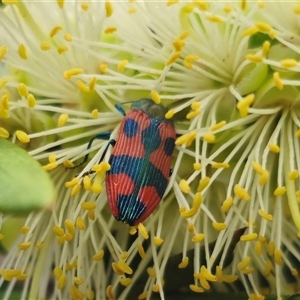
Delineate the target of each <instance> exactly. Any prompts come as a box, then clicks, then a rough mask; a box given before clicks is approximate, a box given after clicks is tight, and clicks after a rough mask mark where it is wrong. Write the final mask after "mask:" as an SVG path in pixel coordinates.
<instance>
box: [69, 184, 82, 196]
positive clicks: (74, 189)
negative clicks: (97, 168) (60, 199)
mask: <svg viewBox="0 0 300 300" xmlns="http://www.w3.org/2000/svg"><path fill="white" fill-rule="evenodd" d="M80 189H81V186H80V184H76V185H74V186H73V187H72V190H71V197H75V196H76V195H77V194H78V193H79V191H80Z"/></svg>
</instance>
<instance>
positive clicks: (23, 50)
mask: <svg viewBox="0 0 300 300" xmlns="http://www.w3.org/2000/svg"><path fill="white" fill-rule="evenodd" d="M18 53H19V56H20V57H21V58H22V59H27V58H28V55H27V49H26V47H25V46H24V45H23V44H21V45H19V48H18Z"/></svg>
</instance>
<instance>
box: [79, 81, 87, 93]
mask: <svg viewBox="0 0 300 300" xmlns="http://www.w3.org/2000/svg"><path fill="white" fill-rule="evenodd" d="M77 86H78V88H79V89H80V90H81V91H82V92H83V93H89V92H90V89H89V88H88V87H87V86H86V85H85V84H84V82H83V81H82V80H78V81H77Z"/></svg>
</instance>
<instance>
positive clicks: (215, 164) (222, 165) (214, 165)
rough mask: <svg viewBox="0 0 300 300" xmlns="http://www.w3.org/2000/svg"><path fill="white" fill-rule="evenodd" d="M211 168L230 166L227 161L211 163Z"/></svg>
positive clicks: (226, 167)
mask: <svg viewBox="0 0 300 300" xmlns="http://www.w3.org/2000/svg"><path fill="white" fill-rule="evenodd" d="M211 167H212V168H213V169H228V168H229V167H230V165H229V163H224V162H223V163H213V164H211Z"/></svg>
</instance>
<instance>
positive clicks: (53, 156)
mask: <svg viewBox="0 0 300 300" xmlns="http://www.w3.org/2000/svg"><path fill="white" fill-rule="evenodd" d="M48 160H49V162H50V163H54V162H56V154H55V153H51V154H50V155H49V157H48Z"/></svg>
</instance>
